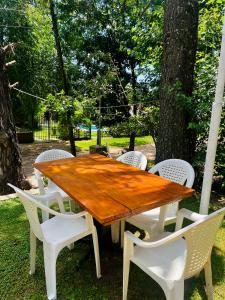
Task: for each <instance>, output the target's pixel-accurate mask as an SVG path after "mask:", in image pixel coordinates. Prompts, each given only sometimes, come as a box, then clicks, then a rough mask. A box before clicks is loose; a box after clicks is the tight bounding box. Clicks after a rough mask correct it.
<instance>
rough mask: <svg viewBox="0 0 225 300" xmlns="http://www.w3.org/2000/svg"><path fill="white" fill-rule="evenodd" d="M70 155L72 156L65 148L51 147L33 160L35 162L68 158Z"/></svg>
mask: <svg viewBox="0 0 225 300" xmlns="http://www.w3.org/2000/svg"><path fill="white" fill-rule="evenodd" d="M70 157H73V155H72V154H71V153H69V152H67V151H65V150H61V149H51V150H47V151H44V152H42V153H41V154H39V155H38V157H37V158H36V160H35V163H39V162H44V161H51V160H57V159H63V158H70Z"/></svg>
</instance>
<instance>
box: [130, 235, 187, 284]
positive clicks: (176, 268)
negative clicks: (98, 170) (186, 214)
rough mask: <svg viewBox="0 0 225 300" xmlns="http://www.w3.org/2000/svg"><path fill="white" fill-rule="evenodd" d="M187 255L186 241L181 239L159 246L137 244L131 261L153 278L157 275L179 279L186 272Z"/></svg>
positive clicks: (168, 278)
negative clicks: (150, 246) (149, 247)
mask: <svg viewBox="0 0 225 300" xmlns="http://www.w3.org/2000/svg"><path fill="white" fill-rule="evenodd" d="M186 255H187V246H186V241H185V240H184V239H179V240H177V241H175V242H174V243H173V244H169V245H166V246H164V247H159V248H152V249H148V248H143V247H139V246H135V247H134V255H133V257H132V258H131V261H133V262H134V263H135V264H136V265H138V266H139V267H140V268H141V269H142V270H143V271H145V272H146V273H147V274H148V275H150V276H151V277H153V278H154V277H155V276H157V277H159V278H161V279H164V280H179V279H180V278H182V275H183V272H184V268H185V261H186Z"/></svg>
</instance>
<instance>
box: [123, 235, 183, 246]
mask: <svg viewBox="0 0 225 300" xmlns="http://www.w3.org/2000/svg"><path fill="white" fill-rule="evenodd" d="M182 236H183V235H182V232H179V233H178V232H174V233H171V234H170V235H169V236H166V237H164V238H162V239H160V240H158V241H154V242H146V241H142V240H141V239H139V238H137V237H136V236H135V235H133V234H132V233H131V232H130V231H126V232H125V233H124V239H128V240H130V241H132V242H133V243H134V244H136V245H137V246H139V247H142V248H155V247H160V246H162V245H166V244H169V243H172V242H174V241H175V240H177V239H179V238H181V237H182Z"/></svg>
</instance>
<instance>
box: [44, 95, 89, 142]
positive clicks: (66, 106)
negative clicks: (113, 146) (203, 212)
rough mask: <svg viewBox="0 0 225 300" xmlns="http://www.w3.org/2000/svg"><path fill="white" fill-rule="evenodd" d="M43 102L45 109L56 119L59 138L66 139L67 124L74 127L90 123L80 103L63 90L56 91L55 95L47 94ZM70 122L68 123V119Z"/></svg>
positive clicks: (67, 133)
mask: <svg viewBox="0 0 225 300" xmlns="http://www.w3.org/2000/svg"><path fill="white" fill-rule="evenodd" d="M47 100H48V101H47V102H46V103H45V107H46V111H48V112H49V113H51V114H52V115H53V117H55V118H56V117H57V119H58V130H59V132H60V138H62V139H68V136H69V126H73V128H76V127H77V126H78V125H80V124H84V125H90V119H89V118H88V117H87V114H86V111H85V110H84V109H83V106H82V104H81V103H80V102H79V101H78V100H77V99H76V98H73V97H71V96H66V95H65V94H64V91H61V92H60V93H57V94H56V95H55V96H54V95H52V94H49V95H48V96H47ZM69 120H71V122H72V124H70V121H69Z"/></svg>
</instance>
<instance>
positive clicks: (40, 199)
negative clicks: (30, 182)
mask: <svg viewBox="0 0 225 300" xmlns="http://www.w3.org/2000/svg"><path fill="white" fill-rule="evenodd" d="M26 194H27V193H26ZM59 195H60V194H59V193H58V192H53V193H49V194H45V195H33V198H35V200H36V201H37V206H38V207H39V208H40V209H41V210H43V211H46V212H48V213H49V214H51V215H54V216H58V217H61V218H64V219H70V220H71V219H72V220H74V219H78V218H81V217H87V216H88V215H89V213H88V212H87V211H81V212H80V213H77V214H73V213H72V214H67V213H59V212H57V211H55V210H53V209H51V208H49V207H47V206H46V205H44V204H43V203H42V202H45V201H48V200H54V199H56V197H59Z"/></svg>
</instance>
